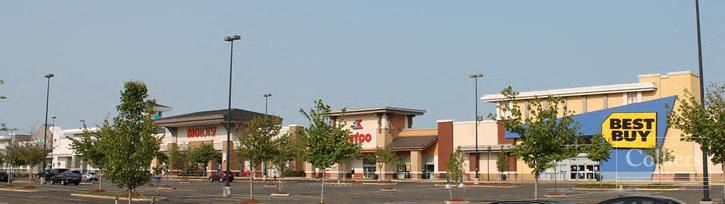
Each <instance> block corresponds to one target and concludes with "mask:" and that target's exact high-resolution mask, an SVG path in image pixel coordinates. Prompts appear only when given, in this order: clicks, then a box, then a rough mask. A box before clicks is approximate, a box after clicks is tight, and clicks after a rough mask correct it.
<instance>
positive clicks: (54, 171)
mask: <svg viewBox="0 0 725 204" xmlns="http://www.w3.org/2000/svg"><path fill="white" fill-rule="evenodd" d="M66 171H68V169H51V170H46V171H43V172H41V173H39V174H38V177H41V178H45V180H46V181H49V180H50V178H51V177H53V176H55V175H57V174H60V173H63V172H66Z"/></svg>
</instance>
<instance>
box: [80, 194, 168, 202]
mask: <svg viewBox="0 0 725 204" xmlns="http://www.w3.org/2000/svg"><path fill="white" fill-rule="evenodd" d="M70 196H74V197H84V198H98V199H108V200H115V199H116V196H104V195H91V194H84V193H71V194H70ZM152 199H153V198H131V200H133V201H151V200H152ZM118 200H128V197H125V196H124V197H118ZM156 200H166V197H156Z"/></svg>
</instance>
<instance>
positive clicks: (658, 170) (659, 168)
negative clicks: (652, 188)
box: [657, 165, 662, 183]
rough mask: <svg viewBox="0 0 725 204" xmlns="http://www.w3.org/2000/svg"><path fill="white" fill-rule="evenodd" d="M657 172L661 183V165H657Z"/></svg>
mask: <svg viewBox="0 0 725 204" xmlns="http://www.w3.org/2000/svg"><path fill="white" fill-rule="evenodd" d="M657 166H658V167H657V172H659V173H660V183H662V165H657Z"/></svg>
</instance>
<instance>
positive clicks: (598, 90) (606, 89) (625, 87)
mask: <svg viewBox="0 0 725 204" xmlns="http://www.w3.org/2000/svg"><path fill="white" fill-rule="evenodd" d="M655 90H657V86H656V85H655V84H654V83H652V82H641V83H628V84H612V85H602V86H585V87H575V88H563V89H550V90H540V91H527V92H520V93H519V95H518V96H516V99H518V100H520V99H523V100H525V99H533V98H535V97H547V96H558V97H567V96H585V95H595V94H611V93H625V92H637V91H655ZM505 99H506V97H504V96H503V95H502V94H488V95H484V96H482V97H481V100H482V101H485V102H489V103H495V102H499V101H503V100H505Z"/></svg>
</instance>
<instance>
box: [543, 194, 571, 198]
mask: <svg viewBox="0 0 725 204" xmlns="http://www.w3.org/2000/svg"><path fill="white" fill-rule="evenodd" d="M544 198H566V195H565V194H558V195H552V194H544Z"/></svg>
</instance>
